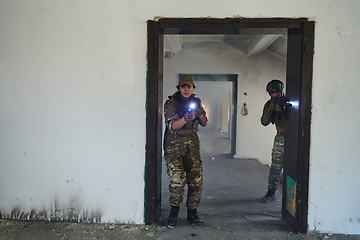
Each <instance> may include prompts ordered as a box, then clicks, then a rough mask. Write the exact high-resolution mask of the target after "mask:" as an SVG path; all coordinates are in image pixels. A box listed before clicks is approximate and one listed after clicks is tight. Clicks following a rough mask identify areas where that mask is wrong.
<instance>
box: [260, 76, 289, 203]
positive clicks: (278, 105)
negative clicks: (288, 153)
mask: <svg viewBox="0 0 360 240" xmlns="http://www.w3.org/2000/svg"><path fill="white" fill-rule="evenodd" d="M283 89H284V83H283V82H282V81H280V80H276V79H274V80H272V81H270V82H269V83H268V84H267V86H266V91H267V92H268V93H269V95H270V96H271V98H270V100H268V101H267V102H266V103H265V105H264V109H263V114H262V117H261V124H262V125H263V126H267V125H269V124H270V123H272V124H275V127H276V131H277V133H276V135H275V138H274V145H273V149H272V154H271V157H272V158H271V166H270V173H269V182H268V191H267V193H266V194H265V196H264V197H262V199H261V201H262V202H263V203H268V202H271V201H273V200H275V191H276V189H277V188H278V186H279V183H280V180H281V172H282V170H283V156H284V133H285V117H286V116H285V108H286V107H290V106H291V105H290V104H288V103H287V101H286V98H285V96H284V93H283Z"/></svg>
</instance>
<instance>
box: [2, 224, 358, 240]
mask: <svg viewBox="0 0 360 240" xmlns="http://www.w3.org/2000/svg"><path fill="white" fill-rule="evenodd" d="M5 239H6V240H12V239H14V240H15V239H16V240H18V239H19V240H20V239H21V240H23V239H54V240H57V239H91V240H97V239H134V240H136V239H173V240H177V239H179V240H180V239H181V240H184V239H194V240H197V239H209V240H211V239H214V240H215V239H216V240H219V239H311V240H315V239H316V240H319V239H329V240H332V239H336V240H338V239H360V236H351V235H335V234H319V233H308V234H296V233H293V232H291V231H290V230H289V229H287V228H286V227H285V225H283V224H282V223H281V222H280V221H268V222H266V221H264V222H254V223H248V224H245V225H244V224H239V226H235V227H234V226H226V225H223V224H210V225H209V226H207V225H205V226H204V227H202V228H196V227H193V226H191V225H190V224H188V223H187V222H186V221H185V219H179V223H178V227H177V228H175V229H169V228H167V227H166V226H165V221H163V222H160V223H159V224H158V225H151V226H145V225H117V224H87V223H72V222H45V221H14V220H0V240H5Z"/></svg>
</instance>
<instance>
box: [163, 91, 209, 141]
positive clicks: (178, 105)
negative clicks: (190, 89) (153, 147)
mask: <svg viewBox="0 0 360 240" xmlns="http://www.w3.org/2000/svg"><path fill="white" fill-rule="evenodd" d="M190 103H195V104H196V105H197V107H199V108H200V110H201V115H204V116H205V117H206V112H205V110H204V108H203V107H202V105H201V100H200V99H199V98H197V97H195V94H192V95H191V96H190V97H189V99H185V98H183V97H182V96H181V94H180V92H176V93H175V94H174V95H172V96H169V99H168V100H167V101H166V102H165V104H164V117H165V125H166V130H165V134H166V135H165V137H170V138H173V137H175V136H176V135H188V134H192V133H197V131H198V125H199V119H195V120H194V121H190V122H188V123H186V124H185V125H184V126H183V127H182V128H181V129H179V130H172V129H171V126H172V123H173V122H174V121H175V120H179V119H181V118H182V117H183V116H184V115H185V113H186V112H187V111H188V110H189V104H190Z"/></svg>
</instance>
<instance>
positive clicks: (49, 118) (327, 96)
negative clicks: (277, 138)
mask: <svg viewBox="0 0 360 240" xmlns="http://www.w3.org/2000/svg"><path fill="white" fill-rule="evenodd" d="M189 6H191V7H189ZM204 6H206V7H204ZM359 10H360V1H355V0H354V1H351V0H349V1H336V0H329V1H322V0H318V1H311V0H304V1H288V0H274V1H268V0H253V1H245V0H236V1H235V0H222V1H206V0H198V1H196V2H194V1H186V0H185V1H177V2H176V1H166V0H156V1H144V0H131V1H130V0H124V1H116V0H107V1H97V0H86V1H85V0H71V1H70V0H64V1H47V0H37V1H35V0H34V1H25V0H18V1H12V0H3V1H1V2H0V16H1V17H0V32H1V34H0V68H1V71H0V98H1V101H0V109H1V115H0V161H1V162H0V164H1V166H0V210H1V211H2V212H5V213H8V214H10V211H11V210H14V209H16V208H17V209H18V212H24V213H26V212H29V211H30V210H34V212H35V213H39V214H40V212H41V211H45V212H46V213H48V214H49V215H48V216H51V214H52V213H54V212H55V210H59V211H57V212H56V213H57V214H58V215H61V212H62V211H63V212H67V211H69V209H70V208H71V207H74V210H75V211H77V213H78V216H79V218H85V219H86V218H87V217H86V214H88V218H89V216H90V217H96V216H98V215H101V221H103V222H107V221H110V222H134V223H142V222H143V210H144V164H145V95H146V52H147V49H146V36H147V32H146V31H147V30H146V21H147V20H149V19H153V18H154V17H155V16H163V17H208V16H210V17H213V18H225V17H232V16H242V17H248V18H263V17H290V18H297V17H307V18H309V20H313V21H315V23H316V29H315V31H316V32H315V54H314V73H313V112H312V126H311V127H312V128H311V156H310V163H311V165H310V190H309V217H308V220H309V229H310V230H317V231H320V232H331V233H349V234H350V233H356V234H360V221H359V216H360V205H359V204H358V202H359V201H358V199H359V198H360V192H359V191H357V189H358V186H359V184H360V178H359V174H358V173H359V169H360V161H359V160H358V156H359V155H360V148H359V147H358V146H357V145H358V141H359V140H358V137H359V135H360V134H359V133H360V129H359V124H358V119H359V117H360V112H359V111H357V109H356V103H358V102H359V101H360V96H359V94H358V93H357V92H358V89H359V87H360V81H359V80H358V79H359V77H360V70H359V67H358V63H359V56H360V54H359V50H360V49H359V48H360V46H359V44H358V40H359V38H360V29H359V21H360V16H359V14H358V13H359ZM260 85H263V83H260V82H259V86H260ZM240 87H241V86H240ZM243 87H246V86H243ZM264 100H265V96H264ZM255 109H256V107H254V106H249V111H250V112H251V111H253V110H255ZM250 112H249V114H250ZM249 117H250V116H249ZM269 131H270V130H269ZM340 196H343V198H342V199H343V202H341V200H340V199H341V198H340ZM55 205H56V206H55ZM55 215H56V214H55Z"/></svg>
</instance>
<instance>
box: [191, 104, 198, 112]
mask: <svg viewBox="0 0 360 240" xmlns="http://www.w3.org/2000/svg"><path fill="white" fill-rule="evenodd" d="M195 109H196V104H195V103H190V105H189V112H191V111H194V110H195Z"/></svg>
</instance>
